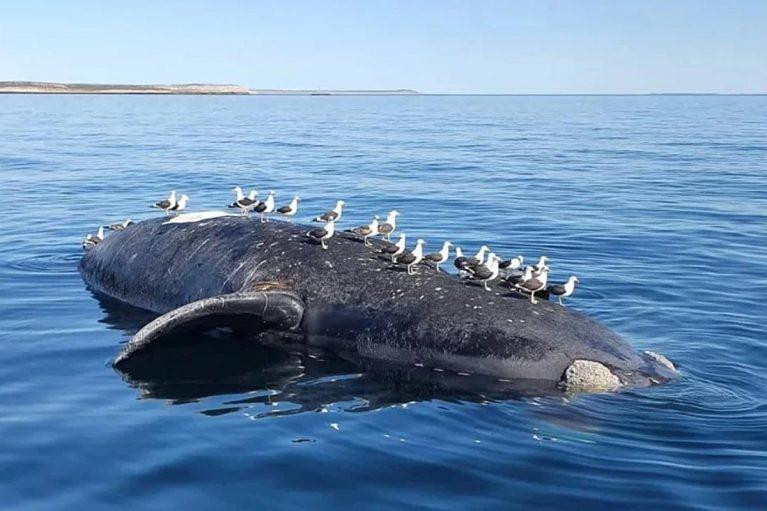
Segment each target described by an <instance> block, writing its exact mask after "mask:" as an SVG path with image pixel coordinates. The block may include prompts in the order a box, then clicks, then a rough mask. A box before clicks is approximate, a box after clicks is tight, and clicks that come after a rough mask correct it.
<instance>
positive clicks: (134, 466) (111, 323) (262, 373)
mask: <svg viewBox="0 0 767 511" xmlns="http://www.w3.org/2000/svg"><path fill="white" fill-rule="evenodd" d="M235 185H240V186H243V187H244V188H246V189H250V188H256V189H258V190H260V191H262V194H263V193H265V192H266V191H268V190H275V191H276V194H277V202H278V204H286V203H287V202H288V201H289V199H290V198H291V197H292V196H293V195H296V194H298V195H300V196H301V197H302V199H303V200H302V204H301V211H300V212H299V215H298V217H299V218H298V220H299V221H307V220H308V219H309V218H310V217H311V216H313V215H316V214H317V213H320V212H322V211H325V210H327V209H328V208H329V207H330V206H332V204H333V203H334V202H335V200H336V199H337V198H344V199H345V200H346V201H347V203H348V204H349V207H348V209H347V212H346V217H345V220H346V224H345V226H346V227H349V226H354V225H362V224H366V223H367V222H368V221H369V220H370V217H371V216H372V215H373V214H379V215H383V214H385V213H386V212H387V211H389V210H391V209H398V210H399V211H401V212H402V215H401V217H400V225H401V226H402V229H405V230H406V231H407V232H408V234H409V235H410V236H411V238H414V237H415V236H418V237H422V238H423V239H425V240H426V241H427V249H429V248H431V249H436V248H438V246H439V245H440V243H441V242H442V240H444V239H450V240H451V241H453V242H454V243H455V244H458V245H459V246H461V247H463V248H464V249H465V250H467V251H471V252H473V251H475V250H476V249H477V248H478V247H479V246H480V245H481V244H483V243H488V244H490V245H491V246H492V247H493V249H494V250H496V251H498V252H499V253H501V254H502V255H503V256H506V257H508V256H510V255H515V254H518V253H521V254H524V255H525V256H526V258H528V259H530V260H534V259H535V258H537V256H538V255H539V254H546V255H547V256H548V257H549V258H550V259H551V261H552V262H551V264H552V274H551V279H552V280H554V281H562V280H564V279H565V278H566V277H567V276H568V275H570V274H571V273H575V274H577V275H578V276H579V278H580V281H581V285H580V287H579V289H578V290H577V291H576V293H575V295H574V296H573V297H572V298H571V299H570V300H569V302H567V304H568V305H569V306H570V307H572V308H574V309H577V310H579V311H582V312H585V313H587V314H589V315H591V316H593V317H596V318H598V319H599V320H600V321H602V322H603V323H605V324H606V325H608V326H609V327H610V328H611V329H613V330H615V331H616V332H618V333H619V334H621V335H622V336H624V337H625V338H626V339H627V340H628V341H629V342H630V344H632V346H634V347H635V348H636V349H638V350H645V349H651V350H654V351H658V352H660V353H662V354H664V355H666V356H667V357H668V358H670V359H671V360H672V361H673V362H674V363H675V364H676V365H677V367H678V368H679V371H680V374H681V377H680V378H679V379H678V380H677V381H674V382H672V383H670V384H668V385H664V386H658V387H653V388H644V389H634V390H628V391H625V392H620V393H617V394H598V395H576V396H565V395H561V396H542V397H534V396H533V397H524V398H520V397H515V396H508V397H505V396H497V395H492V396H489V395H488V396H485V395H483V394H482V393H481V392H479V393H475V394H471V395H465V394H460V395H455V394H443V393H441V392H440V391H439V390H435V389H428V388H418V387H412V386H409V385H405V384H402V385H399V384H397V383H396V382H387V381H380V380H378V379H377V378H376V377H375V375H373V374H368V373H366V372H365V371H363V370H361V369H360V368H358V367H355V366H352V365H351V364H349V363H347V362H343V361H340V360H335V359H333V358H332V357H327V358H324V359H316V360H315V359H308V358H307V359H302V358H301V357H300V356H298V355H295V354H291V355H289V356H285V354H281V353H275V352H274V351H273V350H269V349H266V348H261V347H258V346H254V347H252V350H250V351H249V352H247V353H243V356H242V357H241V358H239V359H238V360H227V361H224V362H222V363H219V364H218V365H216V367H212V368H211V370H210V371H208V372H203V373H202V374H198V373H190V372H186V373H185V372H184V371H183V368H180V369H178V370H176V369H174V368H170V367H169V370H168V374H167V375H165V376H161V377H155V378H153V379H146V380H135V379H131V378H128V377H126V376H125V375H123V374H121V373H119V372H117V371H116V370H114V369H113V368H112V367H111V366H110V365H109V361H110V359H111V358H112V357H114V356H115V355H116V354H117V353H118V352H119V350H120V348H121V344H122V343H124V342H126V341H127V340H128V339H129V338H130V336H131V334H132V333H133V332H135V331H136V329H137V328H139V327H140V326H141V325H143V324H144V323H145V322H146V321H148V320H149V319H150V318H151V317H152V316H151V315H148V314H146V313H141V312H140V311H135V310H128V309H126V308H124V307H120V306H119V305H118V304H113V303H105V302H103V301H102V302H100V301H99V300H97V299H96V297H94V295H93V294H92V293H91V292H89V291H88V290H87V289H86V287H85V285H84V284H83V282H82V280H81V278H80V276H79V274H78V271H77V262H78V260H79V258H80V256H81V254H82V249H81V247H80V241H81V239H82V237H83V236H84V235H85V234H86V233H89V232H95V230H96V228H97V227H98V225H100V224H102V223H112V222H116V221H121V220H123V219H125V218H126V217H130V218H132V219H134V220H141V219H145V218H150V217H152V216H155V215H157V214H158V212H157V211H156V210H155V211H153V210H151V209H149V208H148V205H149V204H150V203H151V202H154V201H155V200H158V199H161V198H164V197H165V196H167V194H168V193H169V191H170V190H171V189H176V190H178V191H179V192H183V193H187V194H188V195H190V197H191V203H190V210H192V211H201V210H206V209H215V208H220V207H223V206H225V205H226V204H227V203H229V202H231V200H232V195H231V192H230V189H231V188H232V187H233V186H235ZM0 208H1V209H0V290H1V291H2V292H0V474H1V475H0V508H3V509H13V510H49V509H126V508H138V509H171V508H172V509H211V508H219V509H242V508H245V507H253V508H261V509H296V508H303V509H339V508H342V507H348V508H353V509H377V510H378V509H515V508H531V509H605V508H608V507H612V506H616V507H620V508H621V509H643V510H644V509H648V508H652V509H664V510H665V509H696V510H709V509H710V510H719V509H765V508H767V397H766V396H767V376H766V375H765V373H767V340H766V339H765V331H766V327H767V306H766V305H765V301H766V300H767V97H764V96H412V97H375V96H368V97H335V96H330V97H278V96H272V97H238V96H231V97H229V96H172V97H158V96H111V97H110V96H98V95H96V96H88V95H86V96H38V95H12V96H0ZM212 360H215V358H212ZM219 362H220V361H219ZM212 365H215V364H213V363H212Z"/></svg>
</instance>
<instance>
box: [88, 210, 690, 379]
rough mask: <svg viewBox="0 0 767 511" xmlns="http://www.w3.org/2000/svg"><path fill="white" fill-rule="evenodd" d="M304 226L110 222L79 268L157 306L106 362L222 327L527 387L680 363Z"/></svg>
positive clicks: (191, 218) (355, 240)
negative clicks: (113, 227) (324, 238)
mask: <svg viewBox="0 0 767 511" xmlns="http://www.w3.org/2000/svg"><path fill="white" fill-rule="evenodd" d="M310 229H311V227H310V226H307V225H301V224H298V223H290V222H281V221H276V222H275V221H273V222H260V221H258V220H253V219H251V218H250V217H247V216H241V215H231V214H226V213H223V212H203V213H187V214H180V215H178V216H175V217H172V218H170V219H169V218H167V217H165V218H153V219H148V220H144V221H141V222H137V223H135V224H132V225H130V226H129V227H127V228H126V229H124V230H122V231H119V232H115V233H112V234H111V235H109V236H107V237H106V238H105V239H104V240H103V241H102V242H100V243H98V244H97V245H95V246H94V247H93V248H91V249H89V250H87V251H86V252H85V253H84V254H83V256H82V258H81V259H80V262H79V265H78V267H79V270H80V273H81V275H82V278H83V280H84V282H85V283H86V285H87V286H88V288H89V289H90V290H91V291H93V293H94V294H95V295H96V296H99V297H105V298H108V299H109V300H116V301H118V302H121V303H124V304H127V305H130V306H132V307H135V308H137V309H141V310H144V311H147V312H148V313H151V317H154V319H152V320H150V321H148V322H147V323H146V324H145V325H144V326H143V327H141V328H140V329H139V330H138V331H137V332H136V333H135V335H133V336H132V338H131V339H130V341H129V342H127V343H126V344H125V345H124V346H123V348H122V350H121V351H120V352H119V353H118V354H117V356H116V357H115V358H114V359H113V361H112V364H113V366H114V367H115V368H117V369H119V370H128V371H130V370H131V367H134V366H135V365H136V364H141V363H145V362H146V360H151V359H153V357H155V356H156V355H157V353H158V352H161V351H162V350H168V349H170V346H175V348H174V349H176V350H178V345H179V343H181V344H182V349H183V343H184V342H185V339H188V334H189V333H190V332H202V331H208V330H212V329H219V330H220V329H224V330H229V331H232V332H236V333H237V334H238V335H240V336H243V335H244V336H246V337H247V336H249V338H251V339H252V342H255V343H263V344H265V345H269V346H272V347H277V348H279V349H285V350H313V351H314V352H320V353H331V354H333V355H334V356H337V357H339V358H341V359H344V360H345V361H348V362H349V363H353V364H355V365H356V366H358V367H361V368H364V369H365V370H367V369H370V370H375V368H377V367H386V368H388V369H391V368H399V369H397V370H398V371H400V373H401V374H406V375H408V376H407V377H408V378H411V377H413V376H412V375H413V371H412V370H415V371H416V372H420V373H423V374H430V375H432V376H433V375H435V374H438V373H439V374H440V375H442V374H450V375H451V377H453V379H457V380H460V379H461V378H471V377H482V378H485V379H487V381H489V380H492V381H494V382H496V383H497V382H504V383H505V384H507V385H508V387H509V388H510V389H525V391H527V392H533V393H535V392H541V393H548V392H563V391H564V392H602V391H613V390H618V389H622V388H626V387H644V386H650V385H655V384H660V383H665V382H668V381H670V380H672V379H674V378H676V377H677V375H678V373H677V371H676V368H675V367H674V365H673V364H672V363H671V362H670V361H669V360H668V359H666V358H665V357H664V356H663V355H659V354H657V353H655V352H651V351H645V352H639V351H637V350H635V349H634V348H633V347H632V346H631V345H630V344H629V343H628V342H627V341H626V340H624V339H623V338H622V337H621V336H619V335H618V334H617V333H615V332H613V331H612V330H610V329H608V328H607V327H606V326H604V325H602V324H601V323H600V322H598V321H596V320H595V319H593V318H590V317H589V316H587V315H585V314H583V313H580V312H578V311H576V310H573V309H571V308H569V307H564V306H561V305H558V304H556V303H552V302H548V301H545V300H540V301H539V303H537V304H533V303H531V302H530V301H529V300H528V299H527V298H526V297H525V296H524V295H521V294H519V293H517V292H514V291H511V290H509V289H505V288H502V287H499V286H494V287H492V288H491V291H489V292H488V291H486V290H485V289H484V288H483V287H482V286H481V285H477V284H475V283H471V282H465V281H462V280H461V279H458V278H457V277H456V276H454V275H450V274H447V273H444V272H442V271H439V270H437V269H436V268H435V267H434V266H432V265H428V264H422V265H420V266H418V268H417V272H416V273H415V274H414V275H409V274H408V273H407V271H405V268H404V267H401V266H397V265H393V264H392V263H391V260H390V258H389V257H388V256H383V255H382V254H380V249H381V248H382V246H384V245H385V244H386V242H384V241H382V240H381V241H374V242H372V245H373V246H372V247H368V246H366V245H365V244H364V243H363V241H362V238H361V237H360V236H358V235H356V234H353V233H351V232H337V233H336V235H335V236H334V237H333V238H332V239H331V240H330V242H329V244H328V248H327V250H325V249H323V248H322V247H321V246H320V244H319V243H318V242H316V241H315V240H313V239H312V238H310V237H309V236H307V231H308V230H310ZM216 338H217V337H215V336H214V337H212V339H216ZM208 342H213V343H215V342H218V341H215V340H213V341H208ZM214 349H215V346H214ZM243 353H247V350H245V351H243ZM162 360H163V361H164V362H163V363H164V364H172V363H173V362H172V360H171V361H169V360H168V357H164V358H162ZM142 361H144V362H142ZM179 363H181V362H179ZM246 363H247V362H246Z"/></svg>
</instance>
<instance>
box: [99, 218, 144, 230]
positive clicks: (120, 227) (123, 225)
mask: <svg viewBox="0 0 767 511" xmlns="http://www.w3.org/2000/svg"><path fill="white" fill-rule="evenodd" d="M134 223H136V222H134V221H133V220H131V219H130V218H126V219H125V221H123V222H120V223H117V224H110V225H105V226H104V227H106V228H107V229H109V230H110V231H124V230H125V228H126V227H128V226H129V225H131V224H134Z"/></svg>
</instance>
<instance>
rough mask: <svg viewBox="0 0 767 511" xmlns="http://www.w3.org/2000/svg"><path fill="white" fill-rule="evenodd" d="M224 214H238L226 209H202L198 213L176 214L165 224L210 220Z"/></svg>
mask: <svg viewBox="0 0 767 511" xmlns="http://www.w3.org/2000/svg"><path fill="white" fill-rule="evenodd" d="M222 216H237V215H233V214H231V213H227V212H225V211H200V212H198V213H184V214H183V215H178V216H174V217H173V218H171V219H170V220H168V221H167V222H164V223H163V225H167V224H189V223H194V222H201V221H203V220H210V219H211V218H219V217H222Z"/></svg>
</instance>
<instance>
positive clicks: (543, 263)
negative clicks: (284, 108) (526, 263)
mask: <svg viewBox="0 0 767 511" xmlns="http://www.w3.org/2000/svg"><path fill="white" fill-rule="evenodd" d="M547 262H549V258H548V257H546V256H545V255H542V256H541V257H540V258H539V259H538V262H537V263H535V264H534V265H533V271H534V272H536V273H538V272H540V271H541V268H548V267H549V265H548V264H546V263H547Z"/></svg>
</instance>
